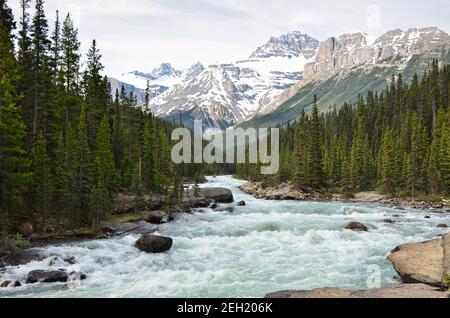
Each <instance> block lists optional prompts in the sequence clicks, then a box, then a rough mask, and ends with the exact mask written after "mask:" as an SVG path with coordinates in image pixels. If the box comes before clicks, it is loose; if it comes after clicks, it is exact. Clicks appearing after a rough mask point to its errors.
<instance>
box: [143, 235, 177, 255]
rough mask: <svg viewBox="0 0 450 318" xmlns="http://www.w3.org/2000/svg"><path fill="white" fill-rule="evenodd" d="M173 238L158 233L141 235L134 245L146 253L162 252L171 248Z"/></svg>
mask: <svg viewBox="0 0 450 318" xmlns="http://www.w3.org/2000/svg"><path fill="white" fill-rule="evenodd" d="M172 245H173V240H172V238H170V237H166V236H159V235H142V236H141V238H140V239H139V240H137V242H136V244H135V246H136V248H138V249H139V250H141V251H143V252H146V253H163V252H166V251H168V250H170V249H171V248H172Z"/></svg>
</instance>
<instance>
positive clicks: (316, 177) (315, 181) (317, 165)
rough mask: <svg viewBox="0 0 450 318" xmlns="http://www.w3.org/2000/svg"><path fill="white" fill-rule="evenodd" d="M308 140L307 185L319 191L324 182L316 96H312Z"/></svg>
mask: <svg viewBox="0 0 450 318" xmlns="http://www.w3.org/2000/svg"><path fill="white" fill-rule="evenodd" d="M310 129H311V130H310V139H309V145H308V171H307V175H308V185H309V186H310V187H312V188H313V189H321V188H322V187H323V186H324V184H325V182H324V173H323V167H322V149H321V139H320V131H321V127H320V119H319V109H318V107H317V96H314V103H313V109H312V115H311V127H310Z"/></svg>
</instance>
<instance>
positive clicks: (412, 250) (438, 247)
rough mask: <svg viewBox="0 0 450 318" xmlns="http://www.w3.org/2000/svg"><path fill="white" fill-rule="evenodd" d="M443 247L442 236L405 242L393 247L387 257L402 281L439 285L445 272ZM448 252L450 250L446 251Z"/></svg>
mask: <svg viewBox="0 0 450 318" xmlns="http://www.w3.org/2000/svg"><path fill="white" fill-rule="evenodd" d="M447 236H448V235H447ZM444 248H445V244H443V239H442V238H440V239H436V240H431V241H427V242H422V243H417V244H405V245H401V246H399V247H397V248H396V249H394V250H393V251H392V254H391V255H389V257H388V259H389V260H390V261H391V263H392V265H393V266H394V268H395V270H396V271H397V273H398V274H399V275H400V276H401V278H402V280H403V282H405V283H423V284H427V285H431V286H437V287H440V286H441V285H442V281H443V273H444V272H445V269H444V266H443V265H444ZM447 248H450V246H448V247H447ZM449 252H450V250H448V251H447V253H449Z"/></svg>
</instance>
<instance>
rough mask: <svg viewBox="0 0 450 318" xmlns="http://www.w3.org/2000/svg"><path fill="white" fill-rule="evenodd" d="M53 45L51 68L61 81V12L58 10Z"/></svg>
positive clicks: (52, 38)
mask: <svg viewBox="0 0 450 318" xmlns="http://www.w3.org/2000/svg"><path fill="white" fill-rule="evenodd" d="M51 40H52V44H51V63H50V64H51V68H52V70H53V75H54V76H55V78H56V79H57V80H58V81H59V80H60V79H58V77H59V73H60V66H61V51H62V50H61V22H60V21H59V11H58V10H56V20H55V26H54V28H53V33H52V37H51Z"/></svg>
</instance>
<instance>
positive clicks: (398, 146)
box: [236, 60, 450, 197]
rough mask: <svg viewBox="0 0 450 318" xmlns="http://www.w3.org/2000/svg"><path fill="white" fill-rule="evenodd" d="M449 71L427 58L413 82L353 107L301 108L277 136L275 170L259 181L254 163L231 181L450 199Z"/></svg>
mask: <svg viewBox="0 0 450 318" xmlns="http://www.w3.org/2000/svg"><path fill="white" fill-rule="evenodd" d="M449 95H450V66H448V65H447V66H444V67H443V68H441V69H440V68H439V63H438V60H433V62H432V65H431V66H430V70H429V71H428V72H425V73H424V74H423V76H422V78H421V80H420V81H419V77H418V76H417V75H415V76H414V77H413V79H412V82H411V83H410V84H409V85H407V84H405V83H403V80H402V75H401V74H399V75H398V76H396V77H394V76H393V78H392V81H391V84H390V85H389V87H387V88H386V89H385V90H383V91H382V92H380V93H378V92H369V93H368V95H367V96H366V98H363V97H362V96H361V97H360V98H359V100H358V102H357V103H356V104H355V105H352V104H344V105H343V106H342V107H341V108H340V109H339V110H337V109H336V107H332V108H331V109H329V111H327V112H326V113H323V114H319V111H318V108H317V97H316V98H315V100H314V101H313V107H312V112H311V113H310V114H308V115H307V114H306V113H305V111H304V110H301V113H300V118H299V120H298V121H297V122H295V123H289V124H288V125H287V126H285V127H283V128H282V130H281V133H280V136H281V137H280V142H281V152H280V160H281V168H280V170H279V173H278V174H276V175H273V176H261V175H259V174H258V173H257V171H259V170H258V167H257V165H248V164H243V165H238V166H237V168H236V173H237V175H238V176H240V177H243V178H248V179H250V180H254V181H264V182H265V183H267V184H276V183H280V182H284V181H291V182H292V183H293V184H295V185H296V186H297V187H298V188H300V189H313V190H320V191H330V190H333V191H339V192H341V193H346V194H349V195H351V194H352V193H356V192H361V191H368V190H378V191H381V192H383V193H386V194H389V195H393V196H410V197H418V196H422V195H433V196H448V195H449V194H450V111H449Z"/></svg>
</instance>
